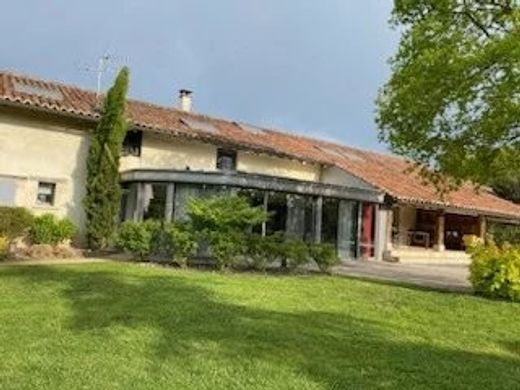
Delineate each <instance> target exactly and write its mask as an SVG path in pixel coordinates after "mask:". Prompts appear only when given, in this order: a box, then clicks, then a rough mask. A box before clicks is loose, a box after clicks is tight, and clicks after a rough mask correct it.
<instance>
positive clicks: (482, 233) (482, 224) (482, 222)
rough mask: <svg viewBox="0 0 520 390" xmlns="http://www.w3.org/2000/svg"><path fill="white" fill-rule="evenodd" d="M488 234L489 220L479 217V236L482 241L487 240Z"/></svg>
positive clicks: (482, 216)
mask: <svg viewBox="0 0 520 390" xmlns="http://www.w3.org/2000/svg"><path fill="white" fill-rule="evenodd" d="M486 234H487V220H486V217H485V216H484V215H479V217H478V236H479V238H480V239H482V240H485V239H486Z"/></svg>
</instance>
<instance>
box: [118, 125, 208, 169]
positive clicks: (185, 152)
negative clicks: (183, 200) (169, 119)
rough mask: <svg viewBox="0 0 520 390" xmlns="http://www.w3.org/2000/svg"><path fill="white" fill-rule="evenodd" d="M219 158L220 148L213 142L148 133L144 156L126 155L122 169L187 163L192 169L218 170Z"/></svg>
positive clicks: (172, 166) (144, 135)
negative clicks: (164, 136)
mask: <svg viewBox="0 0 520 390" xmlns="http://www.w3.org/2000/svg"><path fill="white" fill-rule="evenodd" d="M216 159H217V148H216V147H215V146H213V145H208V144H204V143H201V142H195V141H186V140H182V139H179V138H170V139H164V138H162V137H159V136H157V135H154V134H150V133H144V134H143V144H142V149H141V157H134V156H126V157H122V158H121V171H125V170H130V169H140V168H141V169H146V168H148V169H154V168H156V169H176V170H184V169H186V167H190V169H191V170H192V171H214V170H215V169H216V164H217V162H216Z"/></svg>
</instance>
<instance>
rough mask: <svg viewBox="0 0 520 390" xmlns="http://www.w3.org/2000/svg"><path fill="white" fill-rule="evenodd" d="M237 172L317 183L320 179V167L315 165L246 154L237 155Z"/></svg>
mask: <svg viewBox="0 0 520 390" xmlns="http://www.w3.org/2000/svg"><path fill="white" fill-rule="evenodd" d="M237 170H238V171H241V172H247V173H257V174H262V175H270V176H279V177H286V178H291V179H297V180H307V181H318V180H319V177H320V167H319V166H318V165H316V164H310V163H306V164H304V163H302V162H299V161H295V160H289V159H282V158H278V157H272V156H267V155H258V154H253V153H246V152H239V153H238V155H237Z"/></svg>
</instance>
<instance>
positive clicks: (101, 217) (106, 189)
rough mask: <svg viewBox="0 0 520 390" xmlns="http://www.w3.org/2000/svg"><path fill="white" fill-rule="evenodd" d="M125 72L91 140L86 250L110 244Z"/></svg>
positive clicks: (117, 200) (121, 137) (122, 129)
mask: <svg viewBox="0 0 520 390" xmlns="http://www.w3.org/2000/svg"><path fill="white" fill-rule="evenodd" d="M128 83H129V70H128V68H126V67H124V68H123V69H121V71H120V72H119V74H118V75H117V78H116V79H115V82H114V85H113V86H112V87H111V88H110V89H109V91H108V93H107V95H106V97H105V100H104V104H103V109H102V115H101V119H100V120H99V122H98V125H97V127H96V129H95V130H94V132H93V134H92V137H91V144H90V150H89V154H88V159H87V183H86V196H85V199H84V206H85V213H86V217H87V241H88V245H89V248H91V249H102V248H105V247H106V246H107V245H109V244H110V240H111V238H112V237H113V234H114V231H115V229H116V225H117V216H118V213H119V208H120V202H121V188H120V184H119V179H120V178H119V158H120V154H121V149H122V144H123V140H124V138H125V134H126V131H127V121H126V118H125V109H126V95H127V92H128Z"/></svg>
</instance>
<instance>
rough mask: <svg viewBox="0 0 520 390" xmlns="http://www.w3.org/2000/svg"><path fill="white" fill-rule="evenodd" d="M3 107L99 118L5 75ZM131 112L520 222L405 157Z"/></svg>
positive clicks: (167, 128)
mask: <svg viewBox="0 0 520 390" xmlns="http://www.w3.org/2000/svg"><path fill="white" fill-rule="evenodd" d="M20 86H22V87H20ZM2 101H3V102H4V103H10V104H14V105H25V106H30V107H33V108H37V109H44V110H49V111H53V112H58V113H67V114H69V115H74V116H79V117H82V118H87V119H96V118H98V117H99V114H98V111H97V110H96V106H97V105H96V103H97V101H96V95H95V93H94V92H92V91H88V90H84V89H81V88H77V87H75V86H71V85H66V84H62V83H57V82H49V81H44V80H41V79H38V78H33V77H28V76H23V75H19V74H15V73H10V72H1V71H0V102H2ZM128 111H129V117H130V119H131V121H132V122H133V124H134V125H135V126H136V127H139V128H142V129H143V130H149V131H154V132H157V133H162V134H165V135H171V136H182V137H186V138H194V139H200V140H202V141H207V142H217V143H222V144H229V145H233V146H235V147H237V148H241V149H246V150H252V151H256V152H261V153H268V154H273V155H278V156H283V157H289V158H294V159H298V160H302V161H309V162H314V163H318V164H323V165H329V166H335V167H337V168H339V169H342V170H344V171H346V172H349V173H350V174H352V175H354V176H356V177H358V178H360V179H362V180H364V181H366V182H368V183H370V184H372V185H373V186H375V187H377V188H379V189H380V190H381V191H384V192H386V193H388V194H389V195H390V196H392V197H394V198H395V199H397V200H399V201H402V202H412V203H418V204H425V205H429V206H434V207H436V206H438V207H453V208H460V209H466V210H472V211H477V212H481V213H485V214H489V215H496V216H503V217H513V218H520V206H519V205H515V204H514V203H512V202H509V201H506V200H504V199H501V198H499V197H497V196H496V195H494V194H493V193H492V192H491V191H489V190H486V189H481V190H480V191H479V192H476V191H475V190H474V188H473V187H472V186H470V185H465V186H463V187H462V188H460V189H459V190H457V191H454V192H452V193H450V194H449V195H447V196H446V197H445V198H444V199H441V198H440V196H439V195H438V194H437V192H436V191H435V189H434V188H433V187H432V186H430V185H425V184H424V183H423V181H422V180H421V178H420V177H419V176H418V175H417V174H415V173H410V172H409V171H408V170H407V168H408V167H409V164H408V162H407V161H406V160H405V159H403V158H400V157H396V156H391V155H385V154H380V153H375V152H370V151H364V150H360V149H355V148H351V147H348V146H345V145H339V144H335V143H332V142H327V141H322V140H317V139H312V138H308V137H303V136H299V135H294V134H288V133H284V132H280V131H276V130H270V129H263V128H260V127H257V126H255V127H254V129H253V131H251V130H250V129H248V128H247V126H241V125H240V124H238V123H236V122H233V121H228V120H224V119H218V118H213V117H209V116H206V115H200V114H195V113H186V112H183V111H180V110H177V109H175V108H169V107H168V108H167V107H162V106H157V105H154V104H150V103H145V102H141V101H136V100H130V101H129V104H128ZM197 123H199V124H200V126H197ZM210 126H211V127H210ZM198 127H200V128H198Z"/></svg>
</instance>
